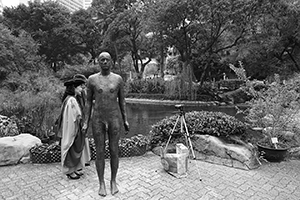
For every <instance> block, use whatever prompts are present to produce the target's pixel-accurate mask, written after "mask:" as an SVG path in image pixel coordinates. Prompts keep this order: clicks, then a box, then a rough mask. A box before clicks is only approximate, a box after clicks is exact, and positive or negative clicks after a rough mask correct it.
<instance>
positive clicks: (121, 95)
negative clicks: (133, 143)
mask: <svg viewBox="0 0 300 200" xmlns="http://www.w3.org/2000/svg"><path fill="white" fill-rule="evenodd" d="M118 100H119V106H120V110H121V114H122V118H123V122H124V127H125V131H126V132H128V131H129V123H128V121H127V114H126V102H125V92H124V81H123V79H122V78H121V77H120V88H119V92H118Z"/></svg>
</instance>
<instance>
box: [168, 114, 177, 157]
mask: <svg viewBox="0 0 300 200" xmlns="http://www.w3.org/2000/svg"><path fill="white" fill-rule="evenodd" d="M179 118H180V116H178V117H177V119H176V122H175V124H174V127H173V129H172V131H171V133H170V136H169V139H168V141H167V144H166V147H165V150H164V153H166V152H167V148H168V145H169V142H170V140H171V137H172V135H173V134H174V131H175V128H176V126H177V124H178V121H179Z"/></svg>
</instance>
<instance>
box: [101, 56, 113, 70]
mask: <svg viewBox="0 0 300 200" xmlns="http://www.w3.org/2000/svg"><path fill="white" fill-rule="evenodd" d="M98 63H99V66H100V67H101V70H103V71H109V70H110V69H111V67H112V58H111V56H110V54H109V53H108V52H102V53H100V54H99V57H98Z"/></svg>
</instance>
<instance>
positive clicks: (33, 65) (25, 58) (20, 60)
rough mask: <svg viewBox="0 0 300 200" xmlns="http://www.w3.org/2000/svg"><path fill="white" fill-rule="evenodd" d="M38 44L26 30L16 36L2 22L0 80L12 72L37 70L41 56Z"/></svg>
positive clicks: (0, 32) (0, 28)
mask: <svg viewBox="0 0 300 200" xmlns="http://www.w3.org/2000/svg"><path fill="white" fill-rule="evenodd" d="M37 52H38V44H36V42H35V41H34V40H33V39H32V38H31V36H30V35H29V34H28V33H26V32H25V31H20V32H19V36H18V37H16V36H14V35H13V34H12V32H11V31H10V30H9V29H8V28H7V27H6V26H4V25H3V24H0V66H1V67H0V80H4V79H5V78H6V76H7V75H8V74H10V73H13V72H16V73H18V74H19V75H22V73H24V72H25V71H37V69H39V63H40V61H41V58H40V57H39V56H38V55H37Z"/></svg>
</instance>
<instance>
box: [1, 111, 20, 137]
mask: <svg viewBox="0 0 300 200" xmlns="http://www.w3.org/2000/svg"><path fill="white" fill-rule="evenodd" d="M14 135H19V129H18V126H17V123H16V122H15V121H14V120H12V119H11V118H9V117H6V116H4V115H0V137H5V136H14Z"/></svg>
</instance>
